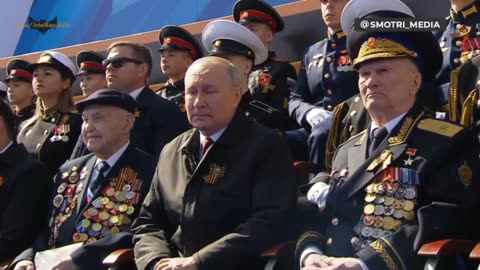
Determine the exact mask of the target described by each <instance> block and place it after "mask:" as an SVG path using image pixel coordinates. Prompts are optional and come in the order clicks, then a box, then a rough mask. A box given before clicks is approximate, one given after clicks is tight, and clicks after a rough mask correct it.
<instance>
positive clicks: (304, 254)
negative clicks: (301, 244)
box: [300, 246, 323, 268]
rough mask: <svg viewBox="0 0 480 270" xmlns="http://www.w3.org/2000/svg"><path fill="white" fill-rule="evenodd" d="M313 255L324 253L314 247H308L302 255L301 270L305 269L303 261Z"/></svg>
mask: <svg viewBox="0 0 480 270" xmlns="http://www.w3.org/2000/svg"><path fill="white" fill-rule="evenodd" d="M312 253H316V254H319V255H323V253H322V251H320V249H318V248H316V247H314V246H307V248H306V249H304V250H303V251H302V255H300V268H302V267H303V261H304V260H305V258H307V256H308V255H310V254H312Z"/></svg>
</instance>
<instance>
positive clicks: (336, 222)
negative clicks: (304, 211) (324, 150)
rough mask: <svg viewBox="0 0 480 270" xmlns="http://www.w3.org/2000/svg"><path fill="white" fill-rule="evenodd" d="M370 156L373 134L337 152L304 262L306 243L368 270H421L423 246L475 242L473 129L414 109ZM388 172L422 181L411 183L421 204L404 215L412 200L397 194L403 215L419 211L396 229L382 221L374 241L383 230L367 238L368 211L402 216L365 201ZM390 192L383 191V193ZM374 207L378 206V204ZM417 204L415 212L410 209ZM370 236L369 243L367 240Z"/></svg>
mask: <svg viewBox="0 0 480 270" xmlns="http://www.w3.org/2000/svg"><path fill="white" fill-rule="evenodd" d="M366 153H367V133H366V132H362V133H360V134H358V135H357V136H355V137H353V138H351V139H350V140H348V141H347V142H346V143H345V144H343V145H342V146H341V147H340V148H339V149H338V152H337V153H336V156H335V158H334V161H333V165H332V173H331V178H332V180H331V182H330V186H331V189H330V193H329V195H328V198H327V200H326V203H325V206H324V207H323V208H322V209H321V210H320V215H319V217H318V218H317V225H318V226H317V228H316V229H315V230H311V231H308V232H306V233H304V234H303V235H302V236H301V237H300V239H299V241H298V243H297V250H296V253H297V256H298V258H299V255H300V254H301V253H302V252H303V250H304V249H305V248H306V247H307V246H314V247H317V248H319V249H320V250H321V251H322V252H323V253H324V254H325V255H328V256H341V257H345V256H346V257H354V256H356V257H359V258H360V259H361V260H363V261H364V262H365V263H366V264H367V266H368V267H369V269H376V270H377V269H422V267H423V266H421V265H422V263H423V262H421V260H422V258H420V257H419V256H416V255H415V254H416V251H417V250H418V248H419V247H420V246H421V244H423V243H425V242H428V241H432V240H438V239H439V238H443V237H454V236H457V237H462V236H461V235H462V233H465V234H466V236H467V237H469V239H471V238H473V237H474V234H473V233H472V231H471V230H470V229H469V228H467V225H468V224H477V225H478V223H476V222H474V221H473V220H472V218H473V216H474V214H475V211H476V210H473V209H475V208H476V209H478V208H477V207H478V199H477V197H478V194H479V180H480V179H479V169H480V165H479V160H478V154H479V147H478V142H477V141H476V139H475V137H474V136H473V134H472V133H471V132H470V131H468V130H466V129H464V128H463V127H461V126H458V125H456V124H452V123H448V122H445V121H441V120H436V119H433V118H429V117H427V116H426V115H425V114H424V113H423V112H422V111H421V110H417V109H412V110H411V111H410V112H409V113H407V115H406V116H405V117H404V118H403V120H401V121H400V123H399V124H398V125H397V127H395V129H394V130H392V132H390V133H389V135H388V139H385V140H384V141H383V142H382V144H381V145H380V146H379V147H378V148H377V150H375V151H374V152H373V153H372V155H370V157H368V158H367V157H366ZM395 168H399V169H397V170H396V169H395ZM389 170H390V172H391V171H392V170H393V171H394V172H397V173H398V172H400V173H399V174H398V175H394V177H393V179H398V178H402V179H404V180H405V179H406V180H407V181H410V182H409V183H410V184H413V183H417V184H416V185H412V186H413V188H414V189H415V190H416V193H417V194H416V196H415V198H413V199H412V200H409V201H410V202H413V203H414V205H411V204H410V206H409V209H407V208H405V211H404V210H402V207H406V206H405V205H406V204H405V205H403V204H402V201H403V202H405V201H407V195H405V190H403V195H402V194H401V193H398V194H397V191H398V189H393V190H394V191H395V195H394V196H395V197H393V196H391V197H393V198H397V197H396V196H397V195H399V196H398V198H400V200H399V202H400V206H399V207H398V208H399V209H398V210H399V211H404V212H399V213H406V212H407V211H406V210H413V212H412V211H410V214H412V213H413V215H409V218H408V220H406V215H405V218H403V219H402V218H400V219H397V218H395V219H394V220H395V222H397V223H398V224H396V225H395V226H393V227H395V229H393V230H390V231H387V230H386V229H391V228H392V225H393V224H395V223H391V222H390V223H391V224H389V225H388V228H387V227H386V225H385V226H383V225H382V223H381V222H380V223H379V224H375V225H370V229H369V232H368V233H367V234H366V235H367V236H369V235H371V234H372V231H373V229H376V228H378V229H380V230H381V231H379V234H378V235H377V238H369V237H364V236H363V234H364V233H365V232H367V231H366V230H362V229H363V228H365V227H368V226H367V225H363V224H364V223H363V222H362V223H360V220H362V221H365V219H363V217H364V216H365V215H367V213H368V214H370V215H373V216H374V217H377V216H378V217H379V218H382V221H383V220H385V218H386V217H387V215H388V216H389V219H390V217H394V216H396V214H395V213H394V214H393V216H392V212H390V213H389V214H386V209H387V208H386V206H385V207H384V208H383V209H382V207H380V209H378V213H377V208H376V207H375V213H371V212H373V210H374V209H373V208H372V209H368V207H367V204H368V203H367V202H366V201H367V200H368V201H371V199H372V198H367V196H366V195H367V191H368V189H369V188H370V189H371V188H372V187H375V185H371V184H373V183H374V182H376V181H383V180H382V179H385V180H386V179H390V178H386V174H385V173H386V172H389ZM409 177H410V178H409ZM409 179H410V180H409ZM383 183H386V182H383ZM392 183H397V182H392ZM402 183H403V182H402ZM410 191H411V190H410ZM369 192H372V190H370V191H369ZM373 193H375V191H373ZM380 193H382V192H380ZM385 194H386V193H385V191H383V194H382V195H381V196H385ZM413 195H415V194H413ZM375 196H379V195H378V194H377V195H375ZM409 196H410V198H411V197H412V194H410V195H409ZM385 198H386V197H383V199H380V202H379V203H380V204H381V203H382V200H384V199H385ZM402 198H403V199H402ZM374 199H375V198H374ZM371 204H374V205H376V204H377V201H374V202H371ZM412 206H414V209H410V208H411V207H412ZM370 207H372V206H370ZM395 209H396V210H397V207H395ZM363 213H366V214H365V215H362V214H363ZM468 215H470V217H468V219H467V218H466V216H468ZM397 220H398V221H397ZM390 221H392V219H390ZM385 223H386V222H385ZM358 225H360V227H358ZM362 225H363V226H362ZM377 225H378V227H377ZM383 229H385V231H387V232H386V233H385V232H384V231H383ZM368 239H370V240H371V242H370V243H369V242H363V240H368ZM362 242H363V243H362ZM362 244H364V246H362Z"/></svg>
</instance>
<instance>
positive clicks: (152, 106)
mask: <svg viewBox="0 0 480 270" xmlns="http://www.w3.org/2000/svg"><path fill="white" fill-rule="evenodd" d="M136 104H137V110H138V115H137V113H136V115H135V124H134V126H133V129H132V131H131V132H130V143H131V144H132V145H133V146H135V147H137V148H138V149H140V150H143V151H145V152H147V153H149V154H151V155H152V156H153V157H154V158H155V159H158V156H159V154H160V152H161V151H162V149H163V146H165V144H167V143H168V142H170V141H171V140H173V138H175V137H176V136H178V135H179V134H180V133H182V132H184V131H185V130H187V129H188V128H189V124H188V121H187V120H186V117H185V114H184V113H182V112H180V110H179V109H178V106H177V105H175V103H174V102H173V101H168V100H166V99H164V98H162V97H160V96H159V95H157V94H155V93H154V92H153V91H152V90H151V89H150V88H149V87H148V86H145V88H143V90H142V92H140V95H139V96H138V98H137V100H136ZM87 153H89V151H88V149H87V148H86V147H85V144H84V143H83V140H82V139H81V138H80V139H79V141H78V142H77V145H76V146H75V149H74V150H73V153H72V155H71V157H70V159H74V158H77V157H81V156H83V155H85V154H87Z"/></svg>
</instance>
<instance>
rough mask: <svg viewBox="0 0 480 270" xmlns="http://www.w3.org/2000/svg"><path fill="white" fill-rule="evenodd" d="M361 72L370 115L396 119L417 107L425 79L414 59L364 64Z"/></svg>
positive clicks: (386, 60)
mask: <svg viewBox="0 0 480 270" xmlns="http://www.w3.org/2000/svg"><path fill="white" fill-rule="evenodd" d="M358 72H359V80H358V87H359V89H360V95H361V97H362V100H363V103H364V105H365V108H366V109H367V110H368V111H369V112H370V113H372V112H373V113H374V114H382V115H388V116H393V117H392V118H391V119H393V118H394V117H395V116H398V115H400V114H402V113H404V112H407V111H408V110H409V109H410V108H411V107H412V106H413V104H414V103H415V98H416V94H417V92H418V90H419V88H420V85H421V81H422V77H421V74H420V72H419V71H418V68H417V66H416V65H415V63H414V62H413V61H412V60H411V59H410V58H407V57H402V58H391V59H382V60H372V61H368V62H366V63H362V64H361V66H360V68H359V70H358ZM388 118H389V117H387V120H389V119H388Z"/></svg>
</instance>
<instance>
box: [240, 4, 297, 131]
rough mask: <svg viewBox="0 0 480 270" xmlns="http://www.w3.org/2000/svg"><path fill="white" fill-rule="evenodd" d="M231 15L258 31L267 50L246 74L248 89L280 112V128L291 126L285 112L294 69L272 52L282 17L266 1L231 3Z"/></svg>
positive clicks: (255, 97)
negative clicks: (265, 56)
mask: <svg viewBox="0 0 480 270" xmlns="http://www.w3.org/2000/svg"><path fill="white" fill-rule="evenodd" d="M233 18H234V19H235V21H237V22H239V23H240V24H242V25H243V26H245V27H247V28H248V29H250V31H252V32H253V33H255V35H257V37H258V38H259V39H260V41H262V43H263V45H265V47H266V48H267V50H269V52H268V58H267V60H266V61H265V62H263V63H261V64H259V65H255V66H254V67H253V69H252V72H251V73H250V76H249V87H248V88H249V90H250V93H251V95H252V97H253V99H256V100H259V101H261V102H263V103H265V104H268V105H270V106H271V107H273V108H275V109H276V110H278V111H280V112H282V115H283V117H284V119H283V120H280V121H279V122H280V123H282V122H283V123H284V127H282V130H285V129H289V128H291V127H293V126H294V121H291V120H290V117H289V116H288V99H289V97H290V89H291V88H292V87H294V86H295V82H296V80H297V72H296V71H295V68H294V67H293V66H292V65H291V64H290V63H289V62H288V61H286V60H284V59H280V58H278V57H276V56H275V52H274V51H271V50H270V48H271V45H272V42H273V37H274V34H275V33H279V32H281V31H282V30H283V28H284V23H283V19H282V17H281V16H280V15H279V14H278V12H277V11H276V10H275V9H274V8H273V7H272V6H271V5H270V4H268V3H267V2H265V1H262V0H258V1H251V0H239V1H237V2H236V3H235V5H234V6H233Z"/></svg>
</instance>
